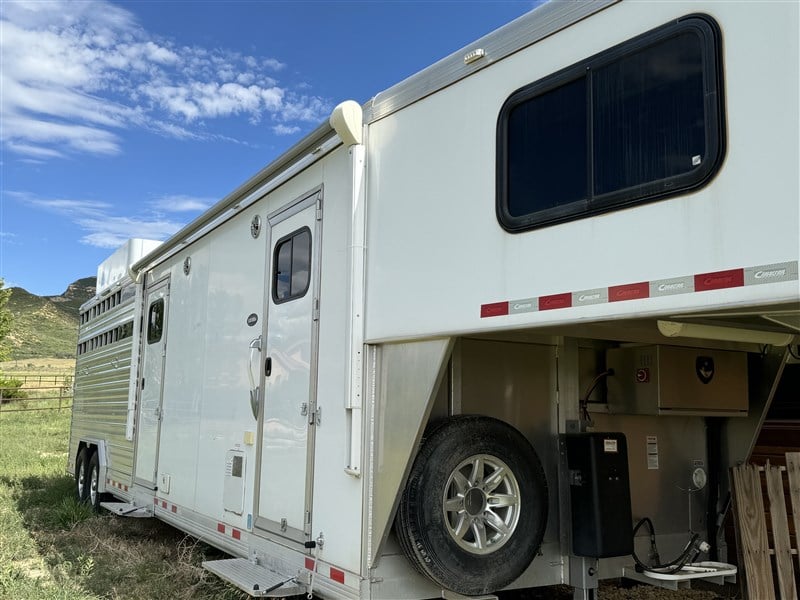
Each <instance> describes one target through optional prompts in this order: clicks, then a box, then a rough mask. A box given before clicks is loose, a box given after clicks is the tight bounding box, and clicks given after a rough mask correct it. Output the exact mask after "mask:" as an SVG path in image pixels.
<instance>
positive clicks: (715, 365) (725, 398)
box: [606, 346, 747, 416]
mask: <svg viewBox="0 0 800 600" xmlns="http://www.w3.org/2000/svg"><path fill="white" fill-rule="evenodd" d="M606 361H607V364H608V366H609V368H612V369H614V375H613V376H612V377H609V378H608V409H609V412H611V413H617V414H632V415H698V416H702V415H712V416H744V415H746V414H747V354H746V353H744V352H730V351H725V350H708V349H705V348H683V347H678V346H635V347H629V348H614V349H611V350H609V351H608V354H607V357H606Z"/></svg>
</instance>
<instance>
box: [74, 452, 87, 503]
mask: <svg viewBox="0 0 800 600" xmlns="http://www.w3.org/2000/svg"><path fill="white" fill-rule="evenodd" d="M88 455H89V451H88V450H87V449H86V448H81V450H80V452H78V455H77V456H76V457H75V499H76V500H77V501H78V502H87V498H88V496H89V486H88V482H89V461H88V460H87V459H88Z"/></svg>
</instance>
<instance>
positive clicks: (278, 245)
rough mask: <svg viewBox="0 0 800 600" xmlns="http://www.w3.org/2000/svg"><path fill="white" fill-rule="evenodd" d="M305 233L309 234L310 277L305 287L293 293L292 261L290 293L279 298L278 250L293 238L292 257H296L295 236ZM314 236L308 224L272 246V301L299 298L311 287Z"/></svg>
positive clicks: (282, 302)
mask: <svg viewBox="0 0 800 600" xmlns="http://www.w3.org/2000/svg"><path fill="white" fill-rule="evenodd" d="M303 233H307V234H308V279H307V280H306V282H305V286H304V287H303V289H302V290H301V291H299V292H297V293H295V294H292V293H291V282H292V276H293V275H294V264H293V261H291V259H290V261H291V262H292V272H291V273H290V274H289V291H290V293H289V295H288V296H286V297H285V298H278V295H277V292H278V254H279V252H278V250H279V249H280V248H281V246H282V245H283V244H285V243H286V242H288V241H289V240H292V258H294V238H296V237H298V236H300V235H302V234H303ZM313 250H314V236H313V235H312V234H311V228H309V227H308V226H304V227H300V228H299V229H295V230H294V231H292V232H291V233H288V234H286V235H284V236H283V237H282V238H280V239H279V240H278V241H276V242H275V245H274V246H273V247H272V276H271V278H270V279H271V285H270V287H271V288H272V290H271V295H272V302H274V303H275V304H284V303H286V302H291V301H292V300H297V299H299V298H302V297H303V296H305V295H306V294H307V293H308V290H309V288H310V287H311V265H312V263H313V262H314V253H313Z"/></svg>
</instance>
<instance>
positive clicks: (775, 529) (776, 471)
mask: <svg viewBox="0 0 800 600" xmlns="http://www.w3.org/2000/svg"><path fill="white" fill-rule="evenodd" d="M764 475H765V476H766V479H767V495H768V497H769V513H770V521H771V522H772V537H773V540H774V542H775V564H776V567H777V571H778V589H779V591H780V597H781V598H782V600H797V588H796V587H795V584H794V572H793V569H792V545H791V542H790V541H789V521H788V519H787V517H786V498H785V496H784V494H783V477H782V476H781V470H780V468H779V467H776V466H774V465H770V464H769V461H767V464H766V466H765V467H764Z"/></svg>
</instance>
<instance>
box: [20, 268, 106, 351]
mask: <svg viewBox="0 0 800 600" xmlns="http://www.w3.org/2000/svg"><path fill="white" fill-rule="evenodd" d="M95 284H96V278H94V277H86V278H84V279H79V280H78V281H76V282H75V283H72V284H70V285H69V286H68V287H67V289H66V291H65V292H64V293H63V294H61V295H60V296H36V295H35V294H31V293H30V292H28V291H27V290H24V289H22V288H11V297H10V298H9V300H8V308H9V310H10V311H11V314H12V315H13V319H14V320H13V322H12V325H11V333H9V335H8V337H7V338H6V340H5V344H6V345H7V346H8V347H9V348H10V350H11V358H12V359H16V360H19V359H24V358H51V357H52V358H73V357H74V356H75V346H76V344H77V342H78V309H79V308H80V306H81V305H82V304H83V303H84V302H86V301H87V300H88V299H89V298H91V297H92V296H94V293H95Z"/></svg>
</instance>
